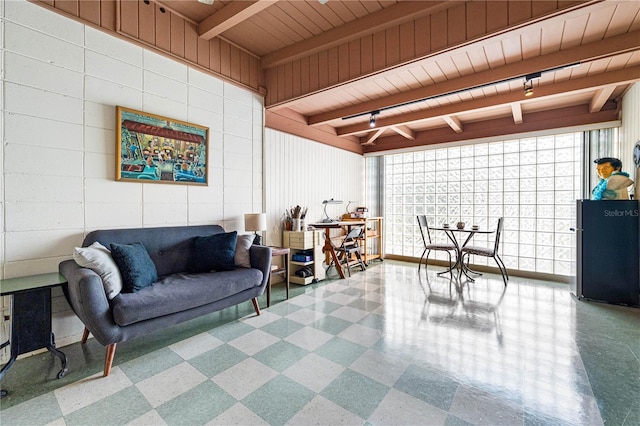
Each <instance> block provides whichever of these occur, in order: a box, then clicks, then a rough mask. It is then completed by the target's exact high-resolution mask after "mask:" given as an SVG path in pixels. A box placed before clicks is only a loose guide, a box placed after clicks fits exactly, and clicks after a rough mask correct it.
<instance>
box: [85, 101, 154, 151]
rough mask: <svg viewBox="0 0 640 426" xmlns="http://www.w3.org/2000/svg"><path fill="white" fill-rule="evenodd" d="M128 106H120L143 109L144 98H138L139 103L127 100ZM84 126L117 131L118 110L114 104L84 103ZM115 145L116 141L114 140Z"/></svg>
mask: <svg viewBox="0 0 640 426" xmlns="http://www.w3.org/2000/svg"><path fill="white" fill-rule="evenodd" d="M126 101H127V104H126V105H124V104H120V105H122V106H127V107H129V108H133V109H138V110H139V109H140V108H142V96H140V97H138V99H137V102H135V101H134V100H132V99H127V100H126ZM84 124H85V126H89V127H99V128H101V129H109V130H111V131H115V128H116V109H115V108H114V107H113V105H112V104H103V103H100V102H91V101H87V100H85V101H84ZM114 144H115V140H114Z"/></svg>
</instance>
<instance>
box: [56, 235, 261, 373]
mask: <svg viewBox="0 0 640 426" xmlns="http://www.w3.org/2000/svg"><path fill="white" fill-rule="evenodd" d="M223 232H224V229H223V228H222V227H220V226H218V225H203V226H178V227H163V228H137V229H112V230H99V231H93V232H91V233H89V234H88V235H87V236H86V238H85V239H84V242H83V244H82V245H83V247H88V246H89V245H91V244H92V243H94V242H96V241H97V242H99V243H101V244H102V245H104V246H105V247H109V246H110V244H111V243H116V244H131V243H135V242H140V243H142V244H143V245H144V247H145V248H146V250H147V252H148V253H149V257H151V260H152V261H153V263H154V264H155V266H156V269H157V275H158V277H159V278H158V281H157V282H155V283H154V284H153V285H151V286H149V287H145V288H143V289H141V290H139V291H137V292H135V293H120V294H118V295H117V296H115V297H114V298H113V299H111V300H109V299H108V298H107V296H106V294H105V289H104V287H103V283H102V279H101V277H100V275H98V274H97V273H96V272H94V271H93V270H91V269H89V268H83V267H80V266H79V265H78V264H77V263H76V262H75V261H74V260H67V261H63V262H61V263H60V266H59V271H60V273H61V274H62V275H63V276H64V277H65V278H66V279H67V281H68V285H67V286H66V287H65V289H64V292H65V296H66V298H67V300H68V301H69V304H70V305H71V307H72V308H73V310H74V312H75V313H76V315H77V316H78V317H79V318H80V320H81V321H82V322H83V323H84V325H85V330H84V335H83V337H82V343H84V342H86V340H87V338H88V336H89V333H91V334H93V336H94V337H95V339H96V340H97V341H98V342H99V343H100V344H102V345H105V346H106V347H107V353H106V359H105V364H104V376H108V375H109V372H110V370H111V364H112V363H113V358H114V354H115V348H116V344H117V343H119V342H124V341H126V340H129V339H133V338H135V337H138V336H142V335H146V334H149V333H151V332H154V331H157V330H160V329H163V328H165V327H169V326H172V325H174V324H178V323H181V322H183V321H187V320H190V319H193V318H196V317H198V316H201V315H205V314H209V313H211V312H215V311H218V310H221V309H224V308H226V307H229V306H233V305H236V304H238V303H241V302H246V301H249V300H251V301H252V302H253V306H254V309H255V311H256V314H258V315H260V308H259V306H258V301H257V297H258V296H259V295H261V294H262V293H263V292H264V290H265V287H266V286H267V282H268V279H269V271H270V268H271V249H270V248H269V247H265V246H257V245H252V246H251V248H250V249H249V254H250V262H251V268H246V267H238V268H236V269H234V270H231V271H221V272H204V273H189V272H188V271H189V259H190V258H191V257H192V255H193V251H194V247H193V246H194V244H193V241H194V238H196V237H202V236H210V235H213V234H218V233H223Z"/></svg>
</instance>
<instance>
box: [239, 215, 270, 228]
mask: <svg viewBox="0 0 640 426" xmlns="http://www.w3.org/2000/svg"><path fill="white" fill-rule="evenodd" d="M244 229H245V231H266V230H267V214H266V213H247V214H245V215H244Z"/></svg>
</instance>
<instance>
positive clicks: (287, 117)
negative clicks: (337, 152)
mask: <svg viewBox="0 0 640 426" xmlns="http://www.w3.org/2000/svg"><path fill="white" fill-rule="evenodd" d="M264 120H265V122H264V125H265V127H267V128H269V129H274V130H279V131H281V132H284V133H288V134H290V135H296V136H299V137H301V138H305V139H310V140H312V141H314V142H318V143H322V144H325V145H329V146H333V147H334V148H340V149H344V150H346V151H350V152H354V153H356V154H362V145H360V139H358V138H355V137H347V138H341V137H338V136H336V134H335V132H334V131H333V128H331V127H329V126H324V127H310V126H307V125H306V124H305V122H304V118H303V117H302V116H301V115H300V114H298V113H297V112H295V111H291V110H289V109H282V110H278V111H265V117H264Z"/></svg>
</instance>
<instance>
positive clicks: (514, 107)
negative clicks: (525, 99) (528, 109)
mask: <svg viewBox="0 0 640 426" xmlns="http://www.w3.org/2000/svg"><path fill="white" fill-rule="evenodd" d="M511 115H512V116H513V124H522V105H520V102H514V103H512V104H511Z"/></svg>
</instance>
